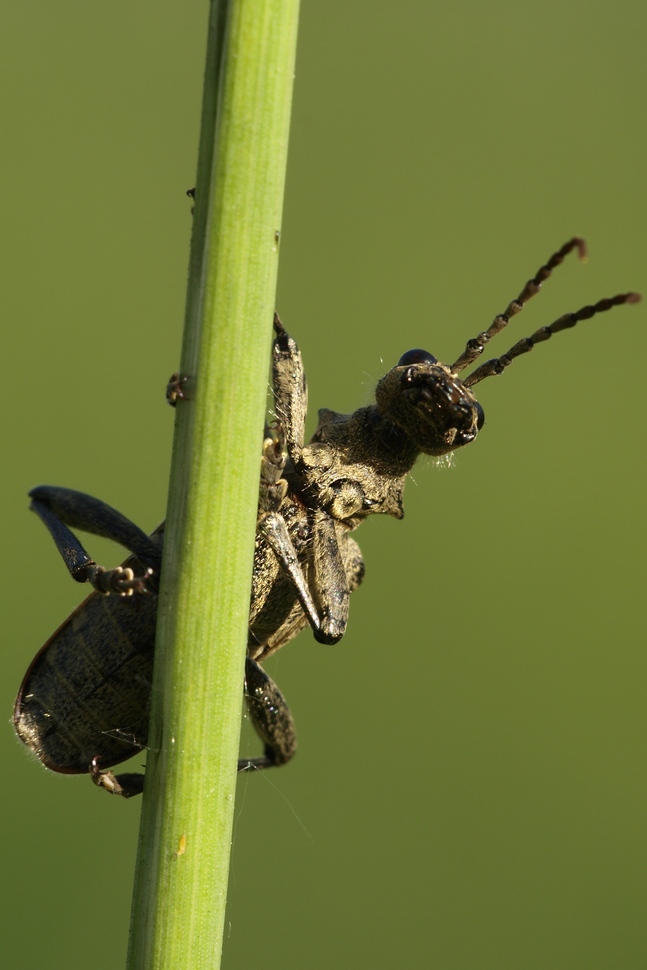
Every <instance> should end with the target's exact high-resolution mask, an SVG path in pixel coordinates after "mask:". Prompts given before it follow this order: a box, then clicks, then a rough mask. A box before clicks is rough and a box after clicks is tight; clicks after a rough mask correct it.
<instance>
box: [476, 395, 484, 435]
mask: <svg viewBox="0 0 647 970" xmlns="http://www.w3.org/2000/svg"><path fill="white" fill-rule="evenodd" d="M474 407H475V408H476V427H477V429H478V430H479V431H480V430H481V428H482V427H483V425H484V424H485V411H484V410H483V408H482V407H481V405H480V404H479V402H478V401H474Z"/></svg>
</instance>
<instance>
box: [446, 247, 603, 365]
mask: <svg viewBox="0 0 647 970" xmlns="http://www.w3.org/2000/svg"><path fill="white" fill-rule="evenodd" d="M574 249H577V255H578V256H579V258H580V259H581V260H582V261H584V260H586V243H585V242H584V240H583V239H582V237H581V236H573V238H572V239H569V241H568V242H567V243H564V245H563V246H562V248H561V249H558V250H557V252H556V253H553V255H552V256H551V257H550V259H549V260H548V262H547V263H546V264H545V265H544V266H542V267H541V269H539V270H538V271H537V273H536V274H535V276H533V278H532V279H531V280H528V282H527V283H526V285H525V286H524V288H523V290H522V291H521V293H520V294H519V296H518V297H517V299H516V300H513V301H512V303H509V304H508V307H507V309H506V310H505V312H504V313H499V314H497V316H496V317H495V318H494V320H493V321H492V323H491V324H490V326H489V327H488V329H487V330H483V331H482V332H481V333H480V334H478V336H476V337H473V338H472V339H471V340H468V341H467V345H466V347H465V350H464V352H463V353H462V354H461V356H460V357H459V358H458V360H457V361H456V363H455V364H452V367H451V371H452V374H453V375H456V374H459V373H460V372H461V371H462V370H465V368H466V367H469V366H470V364H473V363H474V361H475V360H476V358H477V357H480V356H481V354H482V353H483V351H484V349H485V345H486V344H487V343H489V342H490V340H491V339H492V337H495V336H496V335H497V334H498V333H500V332H501V330H503V329H504V328H505V327H507V326H508V324H509V323H510V320H511V319H512V317H514V316H515V315H516V314H517V313H520V312H521V311H522V310H523V308H524V305H525V304H526V303H527V302H528V300H530V299H532V297H533V296H535V295H536V294H537V293H539V290H540V289H541V284H542V283H543V282H544V280H547V279H548V277H549V276H550V275H551V273H552V272H553V270H554V269H555V268H556V267H557V266H559V264H560V263H563V262H564V257H565V256H568V254H569V253H570V252H572V251H573V250H574ZM479 379H480V378H479Z"/></svg>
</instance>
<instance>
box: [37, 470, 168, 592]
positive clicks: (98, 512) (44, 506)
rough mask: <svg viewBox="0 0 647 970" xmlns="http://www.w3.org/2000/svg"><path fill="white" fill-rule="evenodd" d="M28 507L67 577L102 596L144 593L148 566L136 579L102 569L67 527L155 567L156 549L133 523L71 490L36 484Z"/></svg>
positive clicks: (124, 570)
mask: <svg viewBox="0 0 647 970" xmlns="http://www.w3.org/2000/svg"><path fill="white" fill-rule="evenodd" d="M29 494H30V496H31V499H32V502H31V508H32V510H33V511H34V512H36V513H37V514H38V515H39V516H40V518H41V519H42V520H43V522H44V523H45V525H46V526H47V528H48V530H49V532H50V534H51V536H52V538H53V540H54V542H55V543H56V546H57V548H58V551H59V552H60V554H61V556H62V558H63V562H64V563H65V565H66V566H67V568H68V570H69V573H70V575H71V576H72V578H73V579H75V580H76V581H77V582H79V583H86V582H89V583H90V585H91V586H93V587H94V589H96V590H98V591H99V592H101V593H111V592H112V593H118V594H120V595H130V594H131V593H132V592H133V591H137V592H140V591H143V590H144V589H145V588H146V580H147V579H148V578H149V576H150V575H151V574H152V569H151V568H150V567H148V568H146V569H145V571H144V574H143V575H141V576H135V575H134V573H133V571H132V569H129V568H127V567H126V568H124V567H123V566H117V567H116V569H104V567H103V566H98V565H97V563H95V561H94V560H93V559H92V558H91V557H90V556H89V555H88V553H87V552H86V551H85V549H84V548H83V546H82V545H81V543H80V542H79V540H78V539H77V538H76V536H75V535H74V533H73V532H72V531H71V529H70V528H68V526H72V527H75V528H77V529H83V531H85V532H91V533H92V534H93V535H99V536H104V537H105V538H107V539H112V540H113V541H114V542H118V543H119V544H120V545H122V546H125V548H126V549H129V550H130V551H131V552H132V553H134V554H135V555H136V556H138V557H139V558H140V559H141V560H142V561H143V562H144V564H148V563H154V564H155V565H157V563H159V559H160V550H159V547H158V546H157V545H156V544H155V543H154V542H152V541H151V540H150V539H149V537H148V536H147V535H146V533H145V532H142V530H141V529H139V528H138V527H137V526H136V525H135V524H134V523H133V522H131V521H130V520H129V519H127V518H126V517H125V516H123V515H122V514H121V513H120V512H117V510H116V509H113V508H111V506H109V505H106V504H105V502H101V501H99V499H96V498H93V497H92V496H91V495H86V494H85V493H84V492H76V491H74V490H73V489H71V488H58V487H56V486H53V485H39V486H38V487H37V488H34V489H32V490H31V492H30V493H29Z"/></svg>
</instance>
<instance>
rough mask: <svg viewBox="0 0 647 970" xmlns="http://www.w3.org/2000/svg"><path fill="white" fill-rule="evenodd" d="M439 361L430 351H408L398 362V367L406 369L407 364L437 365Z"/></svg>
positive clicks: (417, 349)
mask: <svg viewBox="0 0 647 970" xmlns="http://www.w3.org/2000/svg"><path fill="white" fill-rule="evenodd" d="M437 363H438V360H437V358H436V357H434V355H433V354H430V353H429V351H428V350H420V349H419V348H416V349H415V350H407V352H406V354H402V357H401V358H400V360H399V361H398V367H406V366H407V364H437Z"/></svg>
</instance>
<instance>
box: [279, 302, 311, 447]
mask: <svg viewBox="0 0 647 970" xmlns="http://www.w3.org/2000/svg"><path fill="white" fill-rule="evenodd" d="M274 330H275V332H276V337H275V339H274V345H273V348H272V389H273V392H274V410H275V411H276V416H277V418H278V419H279V421H280V422H281V425H282V427H283V431H284V434H285V440H286V444H287V449H288V454H289V455H290V458H291V459H292V461H293V463H294V464H295V466H298V465H299V462H300V457H301V452H302V450H303V438H304V434H305V424H306V413H307V410H308V386H307V384H306V376H305V371H304V369H303V361H302V359H301V352H300V351H299V348H298V347H297V344H296V341H294V340H293V339H292V337H291V336H290V335H289V333H288V332H287V331H286V329H285V327H284V326H283V324H282V323H281V320H280V317H279V315H278V313H275V314H274Z"/></svg>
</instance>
